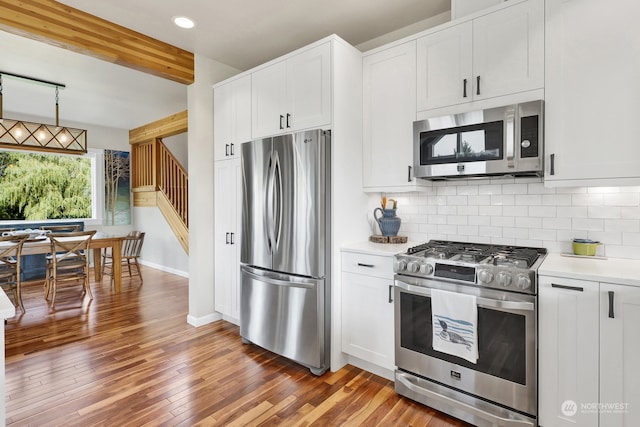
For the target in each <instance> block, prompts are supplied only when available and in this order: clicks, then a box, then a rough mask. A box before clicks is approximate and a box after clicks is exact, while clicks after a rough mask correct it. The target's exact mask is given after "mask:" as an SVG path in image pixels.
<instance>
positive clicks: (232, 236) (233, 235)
mask: <svg viewBox="0 0 640 427" xmlns="http://www.w3.org/2000/svg"><path fill="white" fill-rule="evenodd" d="M229 234H231V244H232V245H235V242H234V241H233V239H234V238H235V234H236V233H229Z"/></svg>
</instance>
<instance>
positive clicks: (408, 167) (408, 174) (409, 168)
mask: <svg viewBox="0 0 640 427" xmlns="http://www.w3.org/2000/svg"><path fill="white" fill-rule="evenodd" d="M411 181H413V180H412V179H411V166H407V182H411Z"/></svg>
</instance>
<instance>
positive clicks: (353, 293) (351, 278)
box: [342, 252, 395, 371]
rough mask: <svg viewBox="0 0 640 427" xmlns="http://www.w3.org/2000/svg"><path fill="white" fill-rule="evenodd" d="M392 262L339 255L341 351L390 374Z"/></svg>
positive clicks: (392, 350) (392, 367)
mask: <svg viewBox="0 0 640 427" xmlns="http://www.w3.org/2000/svg"><path fill="white" fill-rule="evenodd" d="M392 291H393V258H392V257H391V256H381V255H370V254H360V253H353V252H343V253H342V351H343V352H344V353H347V354H349V355H352V356H355V357H357V358H359V359H361V360H364V361H365V362H369V363H372V364H374V365H377V366H379V367H381V368H384V369H387V370H389V371H392V370H393V369H394V368H395V362H394V338H393V336H394V333H393V301H392V300H391V296H392V295H393V294H392Z"/></svg>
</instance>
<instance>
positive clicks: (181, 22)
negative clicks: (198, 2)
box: [173, 16, 196, 28]
mask: <svg viewBox="0 0 640 427" xmlns="http://www.w3.org/2000/svg"><path fill="white" fill-rule="evenodd" d="M173 23H174V24H176V25H177V26H178V27H180V28H193V27H195V26H196V23H195V22H193V19H190V18H187V17H186V16H174V17H173Z"/></svg>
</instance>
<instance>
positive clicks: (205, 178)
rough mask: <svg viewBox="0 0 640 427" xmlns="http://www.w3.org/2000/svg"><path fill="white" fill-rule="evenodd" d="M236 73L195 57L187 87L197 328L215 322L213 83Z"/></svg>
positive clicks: (192, 308) (193, 320) (192, 319)
mask: <svg viewBox="0 0 640 427" xmlns="http://www.w3.org/2000/svg"><path fill="white" fill-rule="evenodd" d="M238 72H239V71H238V70H236V69H233V68H231V67H228V66H226V65H224V64H221V63H219V62H217V61H214V60H211V59H208V58H206V57H204V56H202V55H199V54H196V55H195V82H194V83H193V84H192V85H190V86H189V89H188V99H189V102H188V104H189V132H188V140H189V143H188V162H189V205H190V209H189V255H190V256H189V315H188V317H187V322H189V323H190V324H191V325H194V326H199V325H203V324H205V323H209V322H212V321H215V320H217V319H219V318H220V317H219V315H218V314H217V313H215V310H214V283H213V280H214V274H213V273H214V271H213V268H214V267H213V266H214V258H213V257H214V250H213V247H214V245H213V243H214V242H213V235H214V233H213V231H214V226H213V225H214V214H213V192H214V183H213V176H214V173H213V88H212V86H213V84H214V83H217V82H219V81H222V80H224V79H226V78H228V77H231V76H232V75H234V74H237V73H238Z"/></svg>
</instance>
